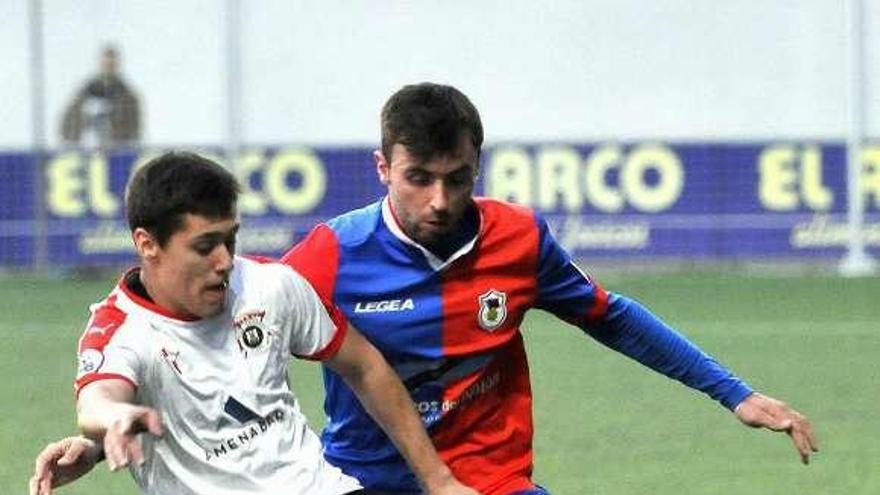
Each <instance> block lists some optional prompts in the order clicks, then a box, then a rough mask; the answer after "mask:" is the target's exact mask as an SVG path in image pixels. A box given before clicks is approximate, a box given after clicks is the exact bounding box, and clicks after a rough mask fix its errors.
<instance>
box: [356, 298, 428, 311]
mask: <svg viewBox="0 0 880 495" xmlns="http://www.w3.org/2000/svg"><path fill="white" fill-rule="evenodd" d="M415 307H416V304H415V302H413V300H412V299H389V300H387V301H367V302H357V303H355V305H354V312H355V313H387V312H396V311H411V310H413V309H415Z"/></svg>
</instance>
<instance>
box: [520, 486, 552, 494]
mask: <svg viewBox="0 0 880 495" xmlns="http://www.w3.org/2000/svg"><path fill="white" fill-rule="evenodd" d="M510 495H550V492H548V491H547V490H545V489H543V488H541V487H540V486H536V487H534V488H530V489H528V490H520V491H518V492H514V493H511V494H510Z"/></svg>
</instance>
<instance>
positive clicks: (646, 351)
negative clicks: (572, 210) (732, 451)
mask: <svg viewBox="0 0 880 495" xmlns="http://www.w3.org/2000/svg"><path fill="white" fill-rule="evenodd" d="M535 221H536V222H537V225H538V230H539V233H540V237H539V243H540V245H539V260H538V270H537V289H538V290H537V298H536V301H535V307H537V308H540V309H543V310H546V311H549V312H550V313H553V314H554V315H556V316H557V317H558V318H561V319H563V320H565V321H567V322H569V323H572V324H574V325H577V326H578V327H580V328H581V329H583V330H584V331H585V332H587V333H588V334H590V335H591V336H593V337H594V338H595V339H596V340H598V341H599V342H601V343H602V344H604V345H605V346H607V347H609V348H611V349H614V350H615V351H617V352H620V353H622V354H624V355H626V356H628V357H630V358H632V359H634V360H636V361H638V362H640V363H642V364H643V365H645V366H647V367H649V368H651V369H653V370H655V371H657V372H659V373H662V374H664V375H666V376H668V377H670V378H674V379H676V380H678V381H680V382H681V383H684V384H685V385H687V386H689V387H691V388H694V389H697V390H700V391H702V392H705V393H706V394H708V395H709V396H710V397H712V398H713V399H715V400H717V401H719V402H720V403H721V404H722V405H724V407H726V408H728V409H730V410H733V409H734V408H736V406H737V405H739V403H740V402H742V401H743V400H744V399H745V398H746V397H748V396H749V395H750V394H751V393H752V389H751V388H749V386H748V385H747V384H746V383H744V382H743V381H742V380H740V379H739V378H738V377H736V376H735V375H734V374H733V373H731V372H730V371H729V370H727V369H726V368H725V367H724V366H722V365H721V364H719V363H718V362H717V361H716V360H715V359H714V358H713V357H712V356H710V355H708V354H706V353H705V352H703V351H702V350H701V349H700V348H698V347H697V346H696V345H694V344H693V343H692V342H691V341H689V340H688V339H687V338H686V337H684V336H683V335H681V334H679V333H678V332H676V331H675V330H673V329H672V328H671V327H670V326H669V325H667V324H666V323H664V322H663V321H662V320H660V319H659V318H658V317H657V316H655V315H654V314H653V313H651V312H650V311H648V309H646V308H645V307H644V306H642V305H641V304H639V303H637V302H636V301H633V300H631V299H628V298H626V297H624V296H621V295H619V294H610V293H608V292H606V291H605V289H603V288H602V286H601V285H600V284H599V283H597V282H596V281H594V280H593V279H592V278H590V277H589V276H587V275H585V274H584V273H583V272H582V271H581V270H580V269H578V267H577V265H575V263H574V262H573V261H572V259H571V256H570V255H569V254H568V253H567V252H566V251H565V249H563V248H562V246H560V245H559V244H558V243H557V242H556V240H555V239H554V238H553V235H552V234H551V233H550V230H549V229H548V227H547V223H546V222H545V221H544V220H543V219H542V218H541V217H540V215H538V214H536V215H535Z"/></svg>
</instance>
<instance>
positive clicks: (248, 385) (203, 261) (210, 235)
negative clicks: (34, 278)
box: [31, 153, 476, 495]
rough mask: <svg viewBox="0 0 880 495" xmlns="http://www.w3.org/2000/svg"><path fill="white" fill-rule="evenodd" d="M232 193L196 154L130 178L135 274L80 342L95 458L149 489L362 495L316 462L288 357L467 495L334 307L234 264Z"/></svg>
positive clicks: (421, 468)
mask: <svg viewBox="0 0 880 495" xmlns="http://www.w3.org/2000/svg"><path fill="white" fill-rule="evenodd" d="M237 195H238V185H237V183H236V181H235V179H234V177H233V176H232V175H231V174H230V173H229V172H227V171H226V170H224V169H223V168H222V167H220V166H219V165H217V164H216V163H214V162H212V161H210V160H208V159H206V158H203V157H201V156H199V155H196V154H192V153H167V154H165V155H162V156H160V157H159V158H157V159H154V160H152V161H151V162H150V163H148V164H147V165H145V166H144V167H143V168H141V169H139V170H138V171H137V172H136V173H135V175H134V176H133V177H132V180H131V181H130V183H129V185H128V190H127V194H126V209H127V215H128V221H129V225H130V228H131V232H132V239H133V241H134V244H135V247H136V250H137V253H138V257H139V259H140V265H139V266H138V267H135V268H132V269H131V270H129V271H128V272H127V273H126V274H125V275H123V277H122V279H121V280H120V282H119V284H118V285H117V286H116V287H115V288H114V289H113V290H112V291H111V292H110V294H109V295H108V296H107V297H106V298H105V299H104V300H102V301H101V302H99V303H97V304H95V305H93V306H92V308H91V311H92V316H91V318H90V320H89V323H88V324H87V327H86V330H85V332H84V334H83V336H82V338H81V340H80V346H79V361H80V366H79V371H78V375H77V379H76V382H75V388H76V392H77V413H78V422H79V425H80V428H81V429H82V431H83V433H84V434H85V435H86V436H87V437H90V438H92V439H94V440H96V441H98V443H95V444H93V445H94V450H95V452H97V451H98V447H100V446H101V442H102V445H103V450H104V453H105V455H106V458H107V461H108V464H109V466H110V468H111V469H114V470H116V469H119V468H121V467H124V466H128V467H129V468H130V471H131V474H132V476H133V477H134V480H135V482H136V483H137V485H138V486H139V487H140V488H141V490H142V491H143V492H144V493H147V494H157V495H158V494H162V495H170V494H204V495H223V494H243V493H248V494H251V493H259V494H285V495H297V494H302V495H306V494H312V495H342V494H353V493H361V494H367V493H372V492H370V491H368V490H363V489H362V487H361V485H360V484H359V483H358V481H357V480H355V479H354V478H351V477H349V476H346V475H345V474H343V473H342V471H340V470H339V469H337V468H335V467H333V466H332V465H330V464H328V463H327V462H326V461H325V460H324V458H323V455H322V452H321V444H320V441H319V440H318V438H317V436H316V435H315V434H314V432H312V431H311V430H310V429H309V427H308V425H307V423H306V420H305V418H304V417H303V415H302V414H301V412H300V409H299V405H298V403H297V400H296V397H295V396H294V394H293V392H292V390H291V389H290V386H289V384H288V367H287V363H288V361H289V358H290V356H291V355H296V356H299V357H303V358H306V359H313V360H319V361H323V362H324V364H326V365H327V366H328V367H330V368H331V369H333V370H334V371H336V372H337V373H340V374H341V375H342V376H344V377H345V378H346V380H347V381H348V383H349V385H351V387H352V388H353V389H354V390H356V391H357V393H358V398H359V400H360V401H361V402H362V404H363V405H364V406H365V407H366V408H367V409H368V410H369V411H370V412H371V413H372V415H373V417H374V418H375V419H376V420H377V422H379V423H380V424H381V425H383V427H384V429H385V431H386V432H387V434H388V435H389V436H390V437H391V438H393V439H394V441H395V443H396V444H397V446H398V447H399V448H400V449H401V451H402V452H404V455H405V456H406V458H407V460H408V461H409V462H410V463H411V465H412V467H413V469H414V471H416V472H417V473H419V477H420V480H421V482H422V483H423V486H424V489H425V490H426V492H427V493H430V494H435V495H440V494H443V495H465V494H466V495H475V494H476V492H475V491H473V490H471V489H469V488H467V487H465V486H464V485H462V484H460V483H459V482H458V481H457V480H456V479H455V478H454V477H453V476H452V474H451V472H450V471H449V469H448V468H447V467H446V465H445V464H443V462H442V461H441V460H440V458H439V457H438V456H437V453H436V451H435V450H434V448H433V446H432V445H431V442H430V440H429V439H428V436H427V434H426V433H425V431H424V429H423V427H422V423H421V421H420V419H419V417H418V415H417V414H416V413H415V408H414V406H413V404H412V402H411V400H410V398H409V395H408V394H407V392H406V390H405V389H404V388H403V385H402V384H401V383H400V381H399V379H398V378H397V375H396V374H395V373H394V372H393V370H392V369H391V368H390V367H389V366H388V364H387V363H386V362H385V360H384V359H383V358H382V357H381V355H380V354H379V353H378V351H376V349H375V348H374V347H373V346H372V345H371V344H369V342H368V341H367V340H366V339H364V338H363V337H362V336H361V335H360V334H359V333H358V332H357V331H356V330H355V329H353V328H351V327H346V326H345V325H344V321H345V320H344V318H342V317H341V315H339V314H338V310H335V309H333V308H332V306H330V305H326V307H325V304H324V303H323V302H322V301H321V300H320V299H319V297H318V296H317V294H316V293H315V291H314V290H313V289H312V288H311V286H310V285H309V284H308V283H307V282H306V281H305V279H303V278H302V277H300V276H299V275H298V274H297V273H296V272H294V271H293V270H292V269H291V268H289V267H287V266H285V265H281V264H277V263H261V262H259V261H255V260H250V259H245V258H240V257H236V256H235V254H234V253H235V240H236V234H237V231H238V227H239V226H238V221H237V219H236V200H237ZM328 310H329V311H330V314H328ZM140 433H146V434H143V435H140ZM38 478H39V477H37V479H35V480H34V481H32V483H31V491H32V492H36V493H41V494H42V493H48V492H49V491H50V490H51V487H52V485H53V483H52V481H53V480H52V476H51V471H49V472H47V475H46V477H45V478H43V479H38ZM55 481H56V484H57V482H58V481H61V479H60V478H59V479H58V480H55Z"/></svg>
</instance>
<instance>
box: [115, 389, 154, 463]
mask: <svg viewBox="0 0 880 495" xmlns="http://www.w3.org/2000/svg"><path fill="white" fill-rule="evenodd" d="M139 433H150V434H152V435H155V436H162V418H161V416H160V415H159V412H158V411H156V410H155V409H152V408H149V407H143V406H135V405H127V407H125V409H124V410H123V411H122V413H121V414H119V416H118V417H117V418H116V420H114V421H113V423H112V424H111V425H110V427H109V428H107V432H106V433H104V455H106V456H107V465H108V466H109V467H110V469H111V470H112V471H116V470H118V469H121V468H124V467H126V466H128V465H129V464H130V463H132V462H134V463H136V464H138V465H140V464H143V462H144V452H143V449H142V448H141V442H140V440H139V439H138V434H139Z"/></svg>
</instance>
